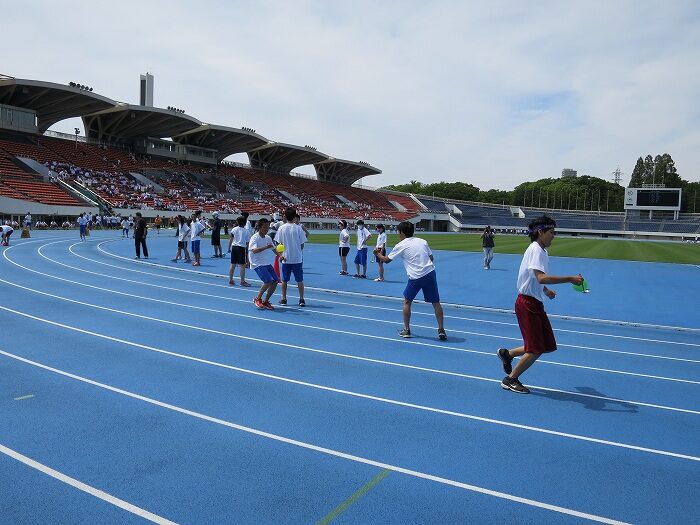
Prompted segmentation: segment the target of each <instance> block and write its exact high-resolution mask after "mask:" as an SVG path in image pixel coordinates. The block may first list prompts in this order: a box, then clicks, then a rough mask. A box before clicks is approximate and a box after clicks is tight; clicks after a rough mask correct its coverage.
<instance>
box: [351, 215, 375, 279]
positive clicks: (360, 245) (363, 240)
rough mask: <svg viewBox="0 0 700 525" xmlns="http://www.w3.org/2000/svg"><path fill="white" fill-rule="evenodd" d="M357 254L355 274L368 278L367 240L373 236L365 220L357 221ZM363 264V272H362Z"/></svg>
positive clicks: (358, 276) (359, 277)
mask: <svg viewBox="0 0 700 525" xmlns="http://www.w3.org/2000/svg"><path fill="white" fill-rule="evenodd" d="M356 235H357V254H356V255H355V272H356V273H355V275H353V277H355V278H358V279H366V278H367V240H368V239H369V238H370V237H371V236H372V234H371V233H369V230H368V229H367V228H365V221H363V220H359V221H357V231H356ZM360 266H362V273H360Z"/></svg>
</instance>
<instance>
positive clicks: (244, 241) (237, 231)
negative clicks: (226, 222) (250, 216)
mask: <svg viewBox="0 0 700 525" xmlns="http://www.w3.org/2000/svg"><path fill="white" fill-rule="evenodd" d="M229 236H230V237H231V238H232V239H233V246H238V247H240V248H245V247H246V246H248V241H249V240H250V239H252V237H248V230H246V229H245V227H243V226H236V227H235V228H234V229H232V230H231V231H230V232H229Z"/></svg>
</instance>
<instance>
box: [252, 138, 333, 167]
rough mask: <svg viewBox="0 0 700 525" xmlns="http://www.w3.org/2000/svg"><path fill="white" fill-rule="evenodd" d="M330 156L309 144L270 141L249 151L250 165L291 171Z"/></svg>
mask: <svg viewBox="0 0 700 525" xmlns="http://www.w3.org/2000/svg"><path fill="white" fill-rule="evenodd" d="M329 158H330V157H328V155H325V154H323V153H320V152H318V151H316V149H315V148H311V147H309V146H294V145H292V144H282V143H281V142H270V143H269V144H266V145H265V146H261V147H259V148H256V149H254V150H252V151H249V152H248V159H250V165H251V166H252V167H254V168H258V169H263V170H265V169H267V170H274V171H283V172H290V171H292V170H293V169H294V168H297V167H299V166H306V165H307V164H316V163H317V162H321V161H324V160H328V159H329Z"/></svg>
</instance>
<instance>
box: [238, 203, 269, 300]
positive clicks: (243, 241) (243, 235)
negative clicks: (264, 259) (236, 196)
mask: <svg viewBox="0 0 700 525" xmlns="http://www.w3.org/2000/svg"><path fill="white" fill-rule="evenodd" d="M245 223H246V219H245V217H243V216H242V215H241V216H240V217H238V218H237V219H236V224H237V226H236V227H235V228H232V229H231V232H230V233H229V235H230V238H229V241H228V251H229V252H231V265H230V266H229V269H228V284H229V285H230V286H233V285H235V284H236V283H235V282H234V280H233V273H234V272H235V271H236V266H238V268H239V270H238V271H239V276H240V278H241V286H244V287H247V286H250V283H249V282H248V281H246V280H245V267H246V250H249V246H248V243H249V242H250V239H252V238H253V236H252V235H251V236H250V237H248V230H247V229H246V227H245ZM268 227H269V226H268ZM266 233H267V232H266Z"/></svg>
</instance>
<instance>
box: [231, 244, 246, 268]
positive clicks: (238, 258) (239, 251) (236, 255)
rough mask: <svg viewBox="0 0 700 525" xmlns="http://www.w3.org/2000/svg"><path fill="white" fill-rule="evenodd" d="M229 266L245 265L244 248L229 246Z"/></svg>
mask: <svg viewBox="0 0 700 525" xmlns="http://www.w3.org/2000/svg"><path fill="white" fill-rule="evenodd" d="M231 264H245V248H244V247H243V246H231Z"/></svg>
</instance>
